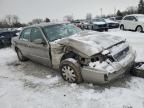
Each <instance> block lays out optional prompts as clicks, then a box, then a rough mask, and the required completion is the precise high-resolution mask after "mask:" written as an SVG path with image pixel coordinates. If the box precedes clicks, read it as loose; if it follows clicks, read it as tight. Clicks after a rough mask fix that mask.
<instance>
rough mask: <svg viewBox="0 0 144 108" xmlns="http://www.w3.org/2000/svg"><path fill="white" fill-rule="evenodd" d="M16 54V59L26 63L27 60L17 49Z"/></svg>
mask: <svg viewBox="0 0 144 108" xmlns="http://www.w3.org/2000/svg"><path fill="white" fill-rule="evenodd" d="M16 52H17V56H18V59H19V60H20V61H26V60H27V58H26V57H24V56H23V54H22V52H21V51H20V50H19V49H17V50H16Z"/></svg>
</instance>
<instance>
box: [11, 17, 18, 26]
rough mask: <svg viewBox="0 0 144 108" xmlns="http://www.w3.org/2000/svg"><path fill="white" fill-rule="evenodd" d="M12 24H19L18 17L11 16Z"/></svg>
mask: <svg viewBox="0 0 144 108" xmlns="http://www.w3.org/2000/svg"><path fill="white" fill-rule="evenodd" d="M12 23H13V24H17V23H19V17H18V16H16V15H13V17H12Z"/></svg>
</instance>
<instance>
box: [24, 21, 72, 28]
mask: <svg viewBox="0 0 144 108" xmlns="http://www.w3.org/2000/svg"><path fill="white" fill-rule="evenodd" d="M68 23H69V22H48V23H40V24H34V25H30V26H27V27H24V28H29V27H45V26H51V25H57V24H68Z"/></svg>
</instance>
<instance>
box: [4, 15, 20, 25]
mask: <svg viewBox="0 0 144 108" xmlns="http://www.w3.org/2000/svg"><path fill="white" fill-rule="evenodd" d="M4 22H5V23H7V24H8V25H9V26H12V25H13V24H17V23H19V17H18V16H16V15H6V16H5V19H4Z"/></svg>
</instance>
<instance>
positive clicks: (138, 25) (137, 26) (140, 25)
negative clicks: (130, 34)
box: [135, 25, 143, 30]
mask: <svg viewBox="0 0 144 108" xmlns="http://www.w3.org/2000/svg"><path fill="white" fill-rule="evenodd" d="M138 27H141V28H142V26H141V25H138V26H137V27H136V28H135V30H137V28H138ZM142 29H143V28H142Z"/></svg>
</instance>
